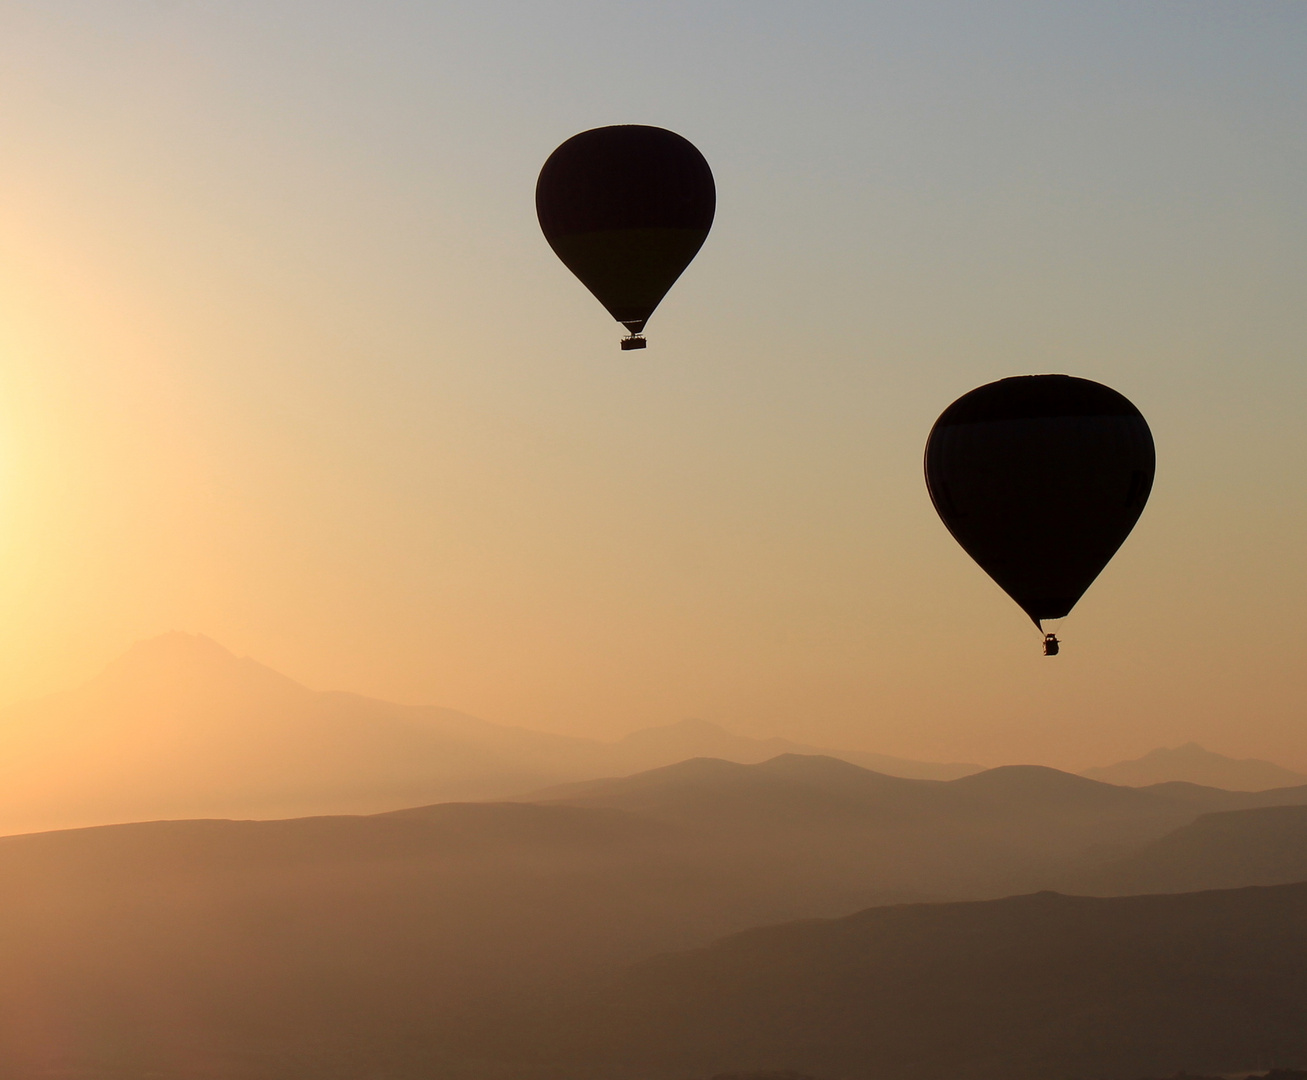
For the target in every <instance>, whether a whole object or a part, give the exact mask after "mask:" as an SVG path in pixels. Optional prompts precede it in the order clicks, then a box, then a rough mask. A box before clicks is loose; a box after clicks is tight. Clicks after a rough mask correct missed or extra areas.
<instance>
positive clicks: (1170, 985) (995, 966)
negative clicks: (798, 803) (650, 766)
mask: <svg viewBox="0 0 1307 1080" xmlns="http://www.w3.org/2000/svg"><path fill="white" fill-rule="evenodd" d="M1304 965H1307V884H1297V885H1287V886H1278V887H1274V888H1249V889H1239V890H1232V891H1225V892H1202V893H1189V894H1184V895H1179V896H1144V897H1118V898H1111V899H1092V898H1086V897H1072V896H1062V895H1058V894H1056V893H1039V894H1035V895H1030V896H1019V897H1011V898H1007V899H1001V900H993V901H985V902H979V903H967V904H939V905H904V906H899V907H885V908H874V909H871V910H868V911H863V912H860V913H858V914H856V915H852V916H849V917H847V918H844V919H837V920H829V921H825V920H814V921H807V922H800V923H792V924H789V925H785V926H776V927H768V928H763V929H758V930H752V931H749V932H747V933H743V934H739V935H736V936H734V937H731V938H728V939H726V940H724V941H720V942H717V943H715V944H713V945H711V946H708V947H707V948H703V949H697V950H693V951H690V952H684V953H679V954H674V955H668V956H663V957H659V958H657V959H654V960H650V961H648V962H645V963H642V964H640V965H637V966H636V967H635V968H634V969H633V970H631V971H630V972H628V973H627V974H626V975H625V976H623V977H622V978H620V979H618V980H616V981H615V982H613V983H610V984H608V985H605V986H604V987H603V988H602V989H601V990H597V991H596V992H595V994H594V996H593V997H592V999H591V1000H590V1001H589V1002H587V1003H586V1004H584V1005H582V1006H579V1007H574V1008H571V1009H567V1010H561V1011H558V1012H550V1013H548V1014H546V1015H545V1016H544V1017H542V1018H539V1019H537V1021H536V1026H535V1027H534V1028H528V1029H527V1030H526V1031H524V1033H523V1034H522V1035H520V1036H519V1037H518V1040H517V1041H516V1042H515V1043H514V1048H515V1049H516V1050H517V1051H518V1052H519V1053H523V1054H524V1056H525V1049H526V1048H527V1047H530V1046H544V1047H546V1049H545V1050H544V1051H543V1053H541V1052H540V1051H537V1053H541V1056H544V1057H546V1058H548V1059H549V1060H551V1061H554V1062H557V1063H558V1064H559V1065H560V1066H562V1067H563V1068H564V1069H570V1070H571V1071H570V1072H569V1073H568V1075H572V1076H575V1077H578V1078H591V1077H593V1078H596V1080H597V1078H598V1077H601V1076H604V1075H617V1074H618V1071H619V1070H620V1075H622V1076H625V1077H631V1078H633V1080H637V1078H638V1080H646V1078H647V1080H656V1078H671V1077H676V1076H693V1075H699V1076H707V1075H711V1074H712V1073H713V1072H721V1071H726V1070H730V1071H739V1072H749V1071H763V1070H782V1069H788V1070H795V1071H797V1072H800V1073H803V1074H810V1075H813V1076H826V1077H847V1078H849V1080H939V1078H942V1077H949V1078H954V1077H956V1078H959V1080H991V1078H992V1080H1000V1078H1001V1080H1025V1078H1029V1080H1047V1078H1049V1077H1054V1076H1064V1077H1071V1076H1089V1077H1097V1078H1102V1080H1117V1078H1120V1080H1126V1078H1130V1077H1138V1076H1143V1075H1159V1076H1160V1075H1167V1076H1173V1075H1176V1074H1177V1073H1178V1072H1179V1071H1180V1070H1185V1071H1186V1072H1190V1073H1196V1072H1206V1073H1210V1074H1237V1073H1241V1072H1252V1071H1264V1070H1265V1068H1266V1066H1267V1064H1268V1063H1276V1064H1281V1065H1298V1066H1301V1065H1303V1064H1304V1063H1307V981H1305V980H1303V978H1302V971H1303V970H1304ZM501 1045H502V1044H501ZM1259 1066H1260V1068H1259Z"/></svg>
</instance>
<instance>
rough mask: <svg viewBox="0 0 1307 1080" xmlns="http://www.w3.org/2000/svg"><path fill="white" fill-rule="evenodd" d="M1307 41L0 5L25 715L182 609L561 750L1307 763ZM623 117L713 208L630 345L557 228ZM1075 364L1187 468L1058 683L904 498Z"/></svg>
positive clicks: (3, 462)
mask: <svg viewBox="0 0 1307 1080" xmlns="http://www.w3.org/2000/svg"><path fill="white" fill-rule="evenodd" d="M1305 48H1307V6H1304V5H1302V4H1301V3H1298V2H1273V0H1267V2H1261V3H1258V4H1244V3H1236V2H1224V3H1209V2H1192V0H1186V2H1183V3H1167V2H1157V3H1151V4H1147V5H1143V4H1126V3H1102V2H1101V0H1092V2H1068V3H1059V4H1056V5H1050V4H1043V3H1033V2H1032V3H1006V2H985V3H975V2H973V0H965V2H963V0H959V2H953V3H936V2H929V0H927V2H921V3H914V4H911V5H908V4H897V3H896V4H890V3H869V2H866V0H859V2H856V3H811V4H795V3H773V2H764V0H751V2H749V3H742V2H741V3H733V2H725V0H723V2H714V3H656V2H655V3H647V4H639V5H637V4H616V3H568V2H551V3H549V4H540V3H536V4H529V3H503V2H498V0H482V2H480V3H478V4H454V3H432V2H425V3H410V2H398V0H369V2H368V3H366V4H365V3H362V2H358V0H355V2H350V3H342V2H333V0H313V2H311V3H310V2H308V0H259V2H257V3H251V2H240V0H233V2H225V3H222V4H216V3H198V2H186V0H108V2H106V0H83V2H68V0H39V2H13V0H0V145H3V147H4V155H3V159H2V160H3V168H0V701H16V700H20V699H26V698H30V697H34V696H38V695H42V694H47V693H51V692H54V691H58V690H62V689H65V688H67V687H70V686H73V685H75V684H77V683H79V682H80V681H82V680H84V679H86V678H87V677H89V676H91V675H92V674H94V673H95V672H96V671H97V670H98V669H99V668H101V667H103V666H104V664H106V663H107V662H108V661H110V660H111V659H112V658H113V657H114V656H116V655H117V654H119V653H121V652H122V651H123V650H124V649H125V648H126V647H127V646H128V645H129V644H130V643H131V642H132V641H134V640H137V639H140V638H143V637H149V636H152V635H155V634H159V633H162V632H165V631H168V630H172V629H181V630H187V631H192V632H201V633H205V634H207V635H209V636H211V637H213V638H215V639H217V640H218V641H220V642H222V643H223V644H225V645H226V646H227V647H229V648H230V649H232V650H233V651H235V652H237V653H240V654H248V655H251V656H253V657H255V658H257V659H259V660H261V661H262V662H264V663H266V664H268V665H270V666H272V667H274V668H276V669H278V670H279V671H282V672H284V673H286V674H288V675H290V676H292V677H294V678H296V679H299V680H300V681H302V682H304V683H305V684H307V685H309V686H312V687H315V688H321V689H350V690H356V691H359V692H362V693H367V694H372V695H376V696H379V697H385V698H389V699H392V700H398V701H404V702H413V703H428V704H439V705H445V706H449V707H452V708H457V709H462V710H464V711H466V712H470V713H473V714H475V715H478V716H481V717H484V718H485V719H488V720H494V721H498V722H502V723H511V724H520V725H523V726H528V727H534V728H540V729H545V730H550V731H557V732H562V733H568V734H578V735H589V736H598V737H604V738H611V737H616V736H619V735H621V734H623V733H625V732H627V731H630V730H633V729H635V728H639V727H642V726H646V725H649V724H658V723H669V722H673V721H676V720H680V719H683V718H686V717H691V716H693V717H700V718H703V719H708V720H712V721H715V722H718V723H721V724H724V725H726V726H728V727H731V728H733V729H736V730H739V731H741V732H746V733H750V734H779V735H785V736H788V737H791V738H795V739H801V740H803V741H805V742H809V743H818V744H823V745H835V746H840V747H845V748H850V749H853V748H861V749H869V750H877V751H880V752H883V753H891V754H899V755H902V756H908V757H917V758H926V759H935V760H941V759H944V760H975V761H980V762H983V763H985V764H1001V763H1006V762H1017V761H1026V762H1038V763H1044V764H1050V765H1055V766H1058V767H1062V768H1083V767H1086V766H1090V765H1096V764H1103V763H1106V762H1109V761H1114V760H1117V759H1119V758H1123V757H1133V756H1137V755H1138V754H1140V753H1143V752H1144V751H1146V750H1148V749H1150V748H1152V747H1154V746H1157V745H1176V744H1178V743H1181V742H1185V741H1188V740H1190V739H1197V740H1198V741H1200V742H1202V743H1204V744H1205V745H1207V746H1209V747H1211V748H1212V749H1215V750H1219V751H1222V752H1225V753H1230V754H1234V755H1235V756H1258V757H1267V758H1271V759H1273V760H1276V761H1279V762H1281V763H1282V764H1285V765H1288V766H1290V767H1297V768H1299V769H1307V724H1305V723H1304V721H1307V710H1305V709H1304V699H1305V697H1307V664H1304V663H1303V660H1302V656H1303V645H1304V635H1305V634H1307V615H1305V614H1304V603H1303V601H1304V600H1305V599H1307V564H1305V560H1304V558H1303V550H1304V541H1305V540H1307V428H1305V426H1304V424H1303V423H1302V419H1301V417H1302V414H1303V410H1304V406H1305V405H1307V355H1305V354H1307V303H1304V299H1303V298H1304V291H1305V288H1307V199H1304V193H1305V192H1304V189H1305V187H1307V138H1305V137H1307V65H1304V64H1303V63H1302V56H1303V55H1304V49H1305ZM612 123H648V124H657V125H660V126H664V127H668V128H671V129H673V130H675V131H678V132H680V133H681V134H683V135H684V136H686V137H687V138H689V139H690V140H691V141H692V142H694V143H695V144H696V145H697V146H698V147H699V149H700V150H701V151H702V152H703V153H704V155H705V156H706V158H707V159H708V161H709V163H710V164H711V166H712V168H713V171H714V174H715V178H716V182H717V189H718V207H717V218H716V222H715V224H714V227H713V231H712V234H711V236H710V237H709V239H708V242H707V243H706V245H705V246H704V248H703V250H702V251H701V252H700V254H699V256H698V258H697V259H696V260H695V262H694V263H693V265H692V266H691V267H690V269H689V270H688V271H687V272H686V273H685V275H684V276H683V277H682V279H681V280H680V281H679V282H678V284H677V285H676V286H675V288H674V289H673V290H672V292H671V293H670V294H669V296H668V297H667V299H666V300H665V301H664V302H663V304H662V306H661V307H660V309H659V310H658V312H657V313H656V314H655V316H654V318H653V319H652V320H651V322H650V325H649V329H648V334H649V339H650V345H649V348H648V349H647V350H646V351H644V352H639V353H622V352H619V350H618V339H619V337H620V334H621V329H620V327H618V326H617V324H615V323H613V322H612V321H611V320H610V319H609V317H608V316H607V314H606V313H605V312H604V311H603V309H602V308H601V307H600V306H599V305H598V303H597V302H596V301H595V300H594V299H593V298H592V297H591V296H590V295H589V294H588V293H587V292H586V291H585V289H584V288H583V287H582V286H581V285H580V284H579V283H578V282H577V281H576V280H575V279H574V278H572V277H571V275H570V274H569V273H568V272H567V271H566V270H565V268H563V267H562V265H561V264H560V263H558V261H557V260H556V258H555V257H554V255H553V253H552V252H551V251H550V249H549V247H548V245H547V244H546V243H545V242H544V240H543V238H542V237H541V235H540V233H539V228H538V226H537V223H536V221H535V213H534V203H533V191H534V184H535V178H536V175H537V173H538V171H539V168H540V165H541V164H542V163H543V162H544V160H545V158H546V157H547V156H548V155H549V153H550V152H551V151H552V150H553V149H554V147H555V146H557V145H558V144H559V143H561V142H562V141H563V140H564V139H566V138H568V137H569V136H571V135H572V134H574V133H576V132H578V131H581V130H584V129H587V128H591V127H596V126H600V125H604V124H612ZM1049 371H1056V372H1066V373H1068V374H1073V375H1079V376H1082V377H1086V378H1091V379H1096V380H1099V381H1102V382H1105V383H1108V384H1109V385H1111V386H1113V387H1115V388H1116V389H1118V390H1120V391H1121V392H1122V393H1124V394H1125V395H1126V396H1127V397H1129V398H1130V399H1131V400H1132V401H1134V402H1135V404H1136V405H1138V406H1139V408H1140V409H1141V410H1142V412H1143V413H1144V415H1145V416H1146V417H1147V419H1148V421H1149V423H1150V425H1151V427H1152V430H1153V434H1154V438H1155V441H1156V443H1157V450H1158V470H1157V480H1156V484H1155V487H1154V490H1153V495H1152V499H1151V502H1150V504H1149V506H1148V508H1147V510H1146V511H1145V513H1144V515H1143V517H1142V518H1141V520H1140V522H1139V524H1138V526H1137V527H1136V529H1135V532H1134V534H1133V535H1132V536H1131V538H1130V539H1129V540H1128V541H1127V542H1126V544H1125V546H1124V547H1123V548H1122V549H1121V551H1120V552H1119V553H1118V555H1117V557H1116V558H1115V560H1114V561H1113V563H1112V564H1111V565H1110V566H1109V567H1108V569H1107V570H1106V571H1105V572H1104V574H1103V575H1102V577H1101V578H1100V579H1099V580H1098V581H1097V582H1096V583H1095V584H1094V586H1093V587H1092V588H1091V589H1090V591H1089V592H1088V593H1087V594H1086V595H1085V597H1084V598H1083V600H1082V601H1081V602H1080V604H1079V606H1078V607H1077V609H1076V611H1075V612H1074V613H1073V615H1072V617H1071V618H1070V619H1068V620H1067V621H1066V622H1065V624H1064V626H1063V628H1062V638H1063V642H1064V647H1063V651H1062V654H1061V655H1060V656H1059V657H1058V658H1057V659H1056V660H1049V659H1045V658H1044V657H1043V656H1041V655H1040V648H1039V636H1038V634H1037V633H1036V631H1035V629H1034V628H1033V627H1032V626H1031V625H1030V624H1029V622H1028V621H1026V620H1025V617H1024V616H1023V615H1022V613H1021V612H1020V611H1019V610H1018V609H1017V608H1016V606H1015V604H1013V603H1012V602H1011V601H1010V600H1009V599H1008V598H1007V597H1006V596H1005V595H1004V594H1003V593H1002V592H1001V591H1000V590H999V589H998V587H997V586H995V585H994V584H993V583H992V582H991V581H990V580H989V579H988V578H987V577H986V576H985V575H984V573H983V572H982V571H980V570H979V568H978V567H976V566H975V565H974V564H972V563H971V561H970V560H969V559H968V557H967V556H966V555H965V554H964V553H963V552H962V551H961V549H960V548H958V547H957V545H956V544H955V543H954V541H953V540H952V538H951V537H950V536H949V534H948V533H947V531H946V530H945V529H944V528H943V526H942V525H941V523H940V522H939V521H938V519H937V518H936V516H935V514H934V511H933V509H932V507H931V505H930V501H929V499H928V497H927V495H926V492H925V487H924V484H923V482H922V476H921V455H922V449H923V446H924V443H925V439H926V436H927V434H928V432H929V430H930V426H931V424H932V423H933V421H934V419H935V417H936V416H937V415H938V414H939V413H940V412H941V411H942V410H943V409H944V408H945V407H946V406H947V405H948V404H949V403H950V402H951V401H953V400H954V399H955V398H957V397H959V396H960V395H961V394H963V393H965V392H966V391H968V390H970V389H972V388H973V387H975V386H978V385H980V384H982V383H985V382H988V381H992V380H994V379H997V378H1002V377H1004V376H1007V375H1017V374H1029V373H1036V372H1049Z"/></svg>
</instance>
